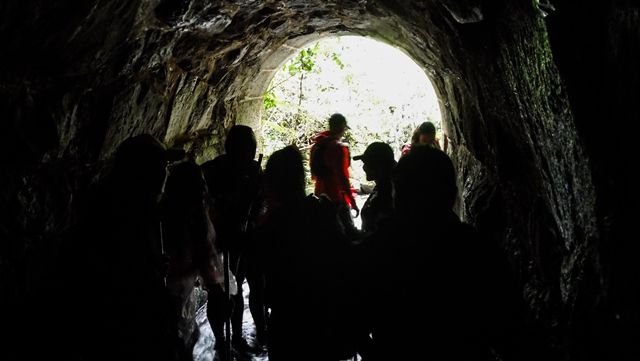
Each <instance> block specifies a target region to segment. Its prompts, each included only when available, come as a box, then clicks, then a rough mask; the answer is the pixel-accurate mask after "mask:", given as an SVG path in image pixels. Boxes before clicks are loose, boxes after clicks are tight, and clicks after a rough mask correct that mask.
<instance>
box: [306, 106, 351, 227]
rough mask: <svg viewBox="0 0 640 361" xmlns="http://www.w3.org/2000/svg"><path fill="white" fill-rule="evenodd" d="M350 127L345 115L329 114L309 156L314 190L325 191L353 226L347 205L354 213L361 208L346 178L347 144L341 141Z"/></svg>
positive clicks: (347, 172) (349, 224) (347, 175)
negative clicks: (325, 127) (327, 128)
mask: <svg viewBox="0 0 640 361" xmlns="http://www.w3.org/2000/svg"><path fill="white" fill-rule="evenodd" d="M347 129H349V126H348V125H347V119H346V118H345V117H344V115H342V114H339V113H335V114H333V115H331V117H330V118H329V130H327V131H324V132H322V133H320V134H318V135H317V136H316V138H315V139H314V144H313V146H312V147H311V156H310V159H309V163H310V167H311V175H312V177H313V180H314V181H315V191H314V194H315V195H317V196H320V195H323V194H324V195H326V196H327V197H328V198H329V199H331V200H332V201H333V202H334V203H335V204H337V205H338V206H339V207H340V208H341V209H343V210H344V211H346V212H342V213H343V214H344V213H347V216H343V217H342V218H344V219H343V222H345V223H347V224H345V226H351V227H350V228H352V227H353V221H352V220H351V217H350V215H348V213H349V209H353V210H355V211H356V217H357V216H358V215H359V214H360V209H359V208H358V205H357V204H356V201H355V198H354V197H353V192H352V190H351V183H350V181H349V166H350V165H351V158H350V155H349V147H347V145H345V144H344V143H342V142H340V140H341V139H342V137H343V136H344V133H345V132H346V131H347Z"/></svg>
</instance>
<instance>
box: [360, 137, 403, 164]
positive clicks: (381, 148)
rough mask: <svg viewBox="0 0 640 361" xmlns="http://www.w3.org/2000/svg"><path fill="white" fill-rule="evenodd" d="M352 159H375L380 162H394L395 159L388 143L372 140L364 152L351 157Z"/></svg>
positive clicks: (369, 160)
mask: <svg viewBox="0 0 640 361" xmlns="http://www.w3.org/2000/svg"><path fill="white" fill-rule="evenodd" d="M353 160H361V161H363V162H371V161H375V162H381V163H392V162H395V159H393V150H392V149H391V147H390V146H389V144H387V143H383V142H374V143H371V144H369V145H368V146H367V149H366V150H365V151H364V153H362V154H360V155H356V156H355V157H353Z"/></svg>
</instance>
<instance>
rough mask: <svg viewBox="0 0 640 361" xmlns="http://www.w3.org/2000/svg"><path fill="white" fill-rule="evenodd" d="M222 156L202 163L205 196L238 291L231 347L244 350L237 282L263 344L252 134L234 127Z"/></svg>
mask: <svg viewBox="0 0 640 361" xmlns="http://www.w3.org/2000/svg"><path fill="white" fill-rule="evenodd" d="M225 152H226V153H225V154H223V155H220V156H218V157H216V158H215V159H214V160H212V161H208V162H206V163H204V164H203V165H202V170H203V172H204V175H205V179H206V181H207V186H208V188H209V193H210V195H211V198H212V200H213V206H214V212H215V217H214V225H215V228H216V232H217V234H218V240H219V242H218V245H219V246H220V247H221V248H222V249H224V250H228V251H229V252H230V264H231V270H232V272H233V274H234V275H235V277H236V281H237V284H238V293H237V295H236V296H234V298H233V299H234V307H233V313H232V316H231V326H232V328H233V330H232V332H233V338H232V343H233V344H234V345H235V346H236V348H246V347H247V346H248V345H247V344H246V341H245V339H244V338H243V336H242V316H243V311H244V298H243V295H242V283H243V282H244V280H245V278H246V279H247V281H248V283H249V288H250V293H249V308H250V310H251V315H252V316H253V320H254V322H255V325H256V338H257V339H258V341H261V340H264V338H265V336H264V332H265V329H266V326H265V320H264V300H263V287H264V286H263V283H264V282H263V276H262V275H261V274H260V272H259V270H258V268H257V267H255V263H256V262H257V261H256V260H254V259H252V258H253V257H251V256H252V255H255V254H256V253H255V252H254V251H253V249H254V244H253V242H250V240H254V238H252V237H250V231H251V230H252V229H253V227H254V226H255V223H256V221H257V218H258V215H259V212H260V210H261V207H262V198H261V192H262V189H261V187H262V180H261V170H260V166H259V164H258V162H256V161H255V160H254V158H255V156H256V138H255V135H254V133H253V130H252V129H251V128H250V127H247V126H244V125H235V126H233V127H232V128H231V129H230V130H229V133H228V134H227V139H226V141H225Z"/></svg>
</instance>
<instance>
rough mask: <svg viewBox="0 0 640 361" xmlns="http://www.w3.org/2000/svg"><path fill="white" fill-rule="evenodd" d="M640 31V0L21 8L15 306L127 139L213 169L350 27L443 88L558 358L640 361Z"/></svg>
mask: <svg viewBox="0 0 640 361" xmlns="http://www.w3.org/2000/svg"><path fill="white" fill-rule="evenodd" d="M639 29H640V5H638V3H637V2H636V1H632V0H610V1H599V2H597V1H579V0H550V1H543V0H492V1H489V0H431V1H411V0H395V1H391V0H351V1H349V0H328V1H320V0H306V1H305V0H285V1H273V0H264V1H263V0H235V1H218V0H84V1H71V0H69V1H49V0H20V1H14V0H7V1H3V2H2V3H1V4H0V46H1V49H2V50H1V52H0V53H1V54H2V56H0V139H1V141H0V174H1V176H0V239H1V242H0V295H2V296H1V298H2V300H1V301H0V306H1V307H2V309H1V311H0V314H1V315H2V316H3V317H5V314H7V317H9V316H10V315H14V316H15V315H16V314H24V313H28V312H29V311H28V308H27V307H29V305H32V303H33V306H34V307H36V306H37V305H39V304H40V303H41V302H45V303H46V296H43V295H46V294H47V292H48V290H49V289H50V288H51V287H54V286H52V282H51V281H52V280H51V279H50V275H51V270H52V269H55V267H56V264H55V260H56V255H57V253H58V252H60V247H59V244H60V242H61V240H62V239H63V238H64V235H65V232H66V231H67V230H68V229H69V228H70V227H72V226H73V224H74V220H75V218H76V214H75V213H74V211H75V209H76V207H77V204H78V200H79V199H82V196H83V192H85V191H86V189H87V187H88V186H89V185H90V184H92V183H93V182H95V180H96V179H99V177H100V175H101V172H102V171H103V169H104V168H105V166H106V165H108V163H109V160H110V157H111V155H112V154H113V152H114V150H115V149H116V147H117V146H118V145H119V144H120V142H122V141H123V140H124V139H126V138H127V137H129V136H131V135H136V134H140V133H150V134H152V135H154V136H156V137H158V139H160V140H162V141H163V142H165V143H166V144H168V145H175V146H182V147H183V148H185V149H186V150H187V152H188V153H189V154H191V155H192V156H193V157H195V158H197V159H198V160H205V159H210V158H212V157H214V156H215V155H216V154H218V153H219V152H220V151H221V146H222V144H223V141H224V139H223V138H224V134H225V130H226V129H228V128H229V127H230V126H231V125H233V124H236V123H243V124H250V125H254V126H258V124H257V123H256V121H255V118H256V114H257V112H259V108H260V107H259V104H261V95H262V94H261V91H263V90H264V87H266V85H267V84H268V81H269V80H270V76H271V74H272V70H273V68H274V67H277V66H278V65H279V64H280V63H281V62H282V61H283V60H284V59H286V57H287V56H288V55H290V54H292V52H293V51H294V50H295V49H296V47H298V46H301V45H304V43H305V42H308V41H312V40H313V39H317V38H320V37H322V36H326V35H329V34H336V33H341V34H345V33H348V34H357V35H363V36H370V37H373V38H375V39H378V40H381V41H384V42H387V43H389V44H391V45H394V46H397V47H400V48H401V49H403V50H404V51H406V52H407V53H408V54H409V55H410V56H411V57H412V58H413V59H414V60H415V61H416V62H417V63H418V64H419V65H421V66H422V67H423V68H424V70H425V72H426V73H427V75H428V76H429V77H430V79H431V80H432V82H433V84H434V87H435V88H436V91H437V94H438V95H439V97H440V101H441V109H442V112H443V122H444V127H445V129H446V132H447V133H448V134H449V136H450V138H451V140H452V144H453V147H452V150H451V153H450V155H451V157H452V159H454V162H455V163H456V166H457V168H458V172H459V181H460V191H461V202H460V212H461V214H462V215H463V216H464V218H465V220H466V221H467V222H470V223H472V224H473V225H475V226H476V227H477V228H478V229H479V230H481V231H482V232H485V233H486V234H488V235H490V239H491V240H492V241H494V242H496V243H498V244H499V245H500V246H501V247H502V249H503V250H504V251H505V254H506V255H507V256H508V257H509V260H510V262H511V265H512V269H513V272H514V274H515V275H516V276H517V280H518V282H519V285H520V286H521V290H522V299H523V300H524V302H525V304H526V308H527V320H526V322H527V324H528V327H529V328H530V330H531V335H532V336H531V337H533V338H536V342H539V347H538V349H539V352H540V354H541V357H544V359H548V360H608V359H612V360H613V359H615V360H622V359H632V358H634V357H635V356H637V355H634V352H638V351H634V347H633V335H634V334H637V333H639V332H640V331H639V330H640V329H639V324H640V316H639V314H640V313H639V312H638V309H639V305H640V296H639V293H640V292H639V288H640V266H638V264H640V263H639V262H636V261H635V256H636V255H637V254H638V252H637V251H639V250H640V245H638V242H637V241H636V238H637V237H636V236H635V232H634V231H635V227H634V226H633V225H634V221H635V216H636V215H637V214H638V212H637V211H636V208H637V205H638V191H637V187H635V184H634V182H633V181H634V179H635V178H634V177H633V176H632V174H633V173H632V172H633V170H632V167H633V165H634V164H635V163H636V162H634V160H633V159H632V158H631V157H632V156H633V154H636V153H637V152H636V151H634V148H632V147H633V145H635V143H636V142H635V139H633V138H635V136H634V133H633V132H632V131H630V129H629V128H630V127H631V126H632V124H633V123H634V122H637V121H639V120H640V110H639V108H638V106H637V100H638V97H639V96H640V67H638V64H640V30H639ZM43 297H45V298H43ZM34 300H35V301H34ZM14 318H15V317H14ZM8 324H11V323H8ZM16 327H17V326H16ZM627 330H631V331H627ZM629 332H631V333H629ZM0 352H2V351H0ZM0 355H1V353H0Z"/></svg>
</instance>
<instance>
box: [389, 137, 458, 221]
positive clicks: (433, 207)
mask: <svg viewBox="0 0 640 361" xmlns="http://www.w3.org/2000/svg"><path fill="white" fill-rule="evenodd" d="M393 187H394V205H395V207H396V210H397V211H398V212H399V213H405V214H406V213H424V212H429V213H433V212H446V211H450V210H451V208H452V207H453V204H454V203H455V199H456V195H457V192H458V188H457V186H456V175H455V170H454V167H453V163H452V162H451V159H449V157H448V156H447V155H446V154H445V153H444V152H443V151H441V150H439V149H435V148H432V147H428V146H422V145H418V146H416V147H415V148H413V149H412V150H411V152H410V153H408V154H407V155H406V156H404V157H402V158H400V161H398V165H397V166H396V168H395V169H394V172H393Z"/></svg>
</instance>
